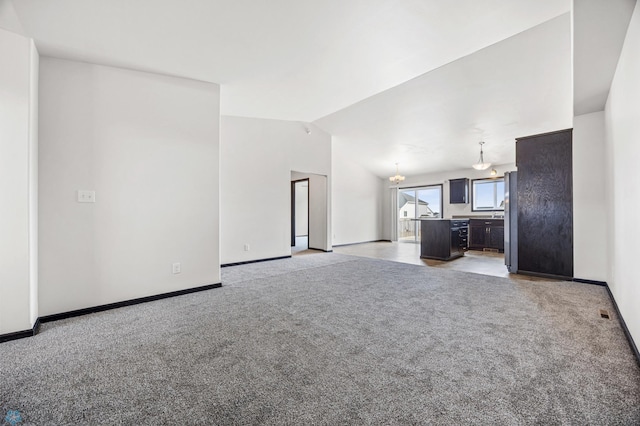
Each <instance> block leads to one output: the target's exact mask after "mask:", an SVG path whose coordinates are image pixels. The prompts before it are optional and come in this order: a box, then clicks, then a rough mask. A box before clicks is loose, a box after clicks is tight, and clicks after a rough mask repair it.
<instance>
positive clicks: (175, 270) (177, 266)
mask: <svg viewBox="0 0 640 426" xmlns="http://www.w3.org/2000/svg"><path fill="white" fill-rule="evenodd" d="M180 272H182V267H181V266H180V262H176V263H174V264H173V273H174V274H179V273H180Z"/></svg>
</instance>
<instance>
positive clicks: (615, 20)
mask: <svg viewBox="0 0 640 426" xmlns="http://www.w3.org/2000/svg"><path fill="white" fill-rule="evenodd" d="M635 5H636V0H607V1H602V0H579V1H574V6H573V21H574V24H573V34H574V36H573V37H574V43H573V49H574V51H573V61H574V73H573V78H574V81H573V85H574V89H573V90H574V113H575V115H581V114H588V113H590V112H596V111H602V110H603V109H604V106H605V104H606V102H607V97H608V96H609V88H610V87H611V81H612V80H613V75H614V73H615V71H616V66H617V65H618V58H619V57H620V52H621V51H622V45H623V43H624V38H625V36H626V34H627V28H628V27H629V21H630V20H631V15H632V14H633V8H634V6H635Z"/></svg>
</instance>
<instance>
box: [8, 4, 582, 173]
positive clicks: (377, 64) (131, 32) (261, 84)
mask: <svg viewBox="0 0 640 426" xmlns="http://www.w3.org/2000/svg"><path fill="white" fill-rule="evenodd" d="M0 4H2V6H3V7H0V13H3V11H6V10H7V7H6V6H7V4H8V5H10V6H11V9H13V11H14V12H15V15H16V16H17V17H18V19H19V22H20V25H21V28H22V30H23V33H24V34H25V35H27V36H29V37H33V38H34V39H35V42H36V46H37V47H38V50H39V52H40V53H41V54H42V55H48V56H55V57H60V58H67V59H73V60H78V61H87V62H92V63H98V64H104V65H112V66H119V67H125V68H131V69H137V70H143V71H150V72H157V73H163V74H168V75H174V76H180V77H186V78H192V79H197V80H202V81H208V82H215V83H219V84H220V85H221V93H222V99H221V110H222V114H223V115H236V116H246V117H260V118H273V119H283V120H294V121H303V122H314V124H315V125H317V126H320V127H322V128H324V129H325V130H327V131H329V132H330V133H332V134H333V135H334V136H335V141H336V143H340V144H343V146H345V147H348V148H347V149H348V152H351V153H352V156H353V157H354V159H357V160H358V161H360V162H361V163H362V164H363V165H364V166H365V167H367V168H369V169H370V170H371V171H372V172H374V173H376V174H378V175H379V176H384V175H386V174H388V173H390V172H391V171H393V167H394V166H393V164H394V163H395V162H396V161H398V162H400V163H401V164H402V166H401V168H402V170H403V172H404V173H405V174H417V173H425V172H432V171H438V170H447V169H452V168H463V167H468V166H469V164H470V163H472V162H474V161H475V160H476V159H477V154H478V152H477V151H478V145H477V142H478V141H479V140H480V139H484V140H486V142H487V144H486V145H485V147H486V151H487V157H488V158H487V159H488V160H490V161H493V162H494V163H508V162H512V161H513V158H514V155H513V138H514V137H517V136H523V135H527V134H531V133H535V132H542V131H551V130H558V129H559V128H563V127H570V126H571V118H572V111H571V103H572V89H571V62H570V61H571V42H570V34H571V33H570V32H571V22H570V18H569V15H568V12H569V10H570V8H571V2H570V0H452V1H442V0H395V1H391V0H321V1H320V0H318V1H301V0H272V1H271V0H270V1H264V0H184V1H179V2H177V1H174V0H135V1H131V0H55V1H44V0H0ZM0 22H1V21H0Z"/></svg>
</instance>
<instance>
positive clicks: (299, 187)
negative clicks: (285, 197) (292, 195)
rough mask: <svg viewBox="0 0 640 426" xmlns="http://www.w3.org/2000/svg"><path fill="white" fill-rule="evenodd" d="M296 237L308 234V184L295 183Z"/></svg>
mask: <svg viewBox="0 0 640 426" xmlns="http://www.w3.org/2000/svg"><path fill="white" fill-rule="evenodd" d="M295 192H296V207H295V209H296V225H295V226H296V237H304V236H307V235H308V234H309V182H296V184H295Z"/></svg>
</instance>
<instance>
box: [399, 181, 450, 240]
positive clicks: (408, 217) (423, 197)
mask: <svg viewBox="0 0 640 426" xmlns="http://www.w3.org/2000/svg"><path fill="white" fill-rule="evenodd" d="M440 217H442V185H431V186H421V187H418V188H402V189H399V190H398V241H411V242H419V241H420V222H419V221H417V220H416V219H417V218H428V219H437V218H440Z"/></svg>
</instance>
